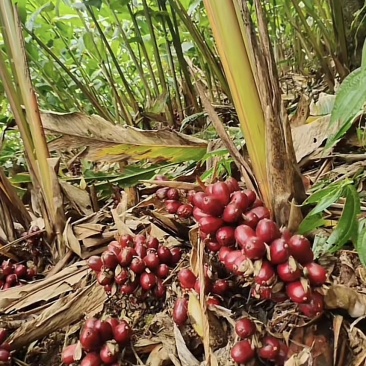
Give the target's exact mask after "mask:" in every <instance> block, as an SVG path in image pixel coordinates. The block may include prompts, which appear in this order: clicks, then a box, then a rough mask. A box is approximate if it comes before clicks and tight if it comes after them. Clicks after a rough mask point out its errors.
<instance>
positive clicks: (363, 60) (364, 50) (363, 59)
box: [361, 39, 366, 71]
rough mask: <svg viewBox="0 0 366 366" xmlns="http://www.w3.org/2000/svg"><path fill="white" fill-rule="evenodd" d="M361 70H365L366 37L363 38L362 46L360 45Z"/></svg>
mask: <svg viewBox="0 0 366 366" xmlns="http://www.w3.org/2000/svg"><path fill="white" fill-rule="evenodd" d="M361 70H362V71H366V39H365V42H364V43H363V47H362V61H361Z"/></svg>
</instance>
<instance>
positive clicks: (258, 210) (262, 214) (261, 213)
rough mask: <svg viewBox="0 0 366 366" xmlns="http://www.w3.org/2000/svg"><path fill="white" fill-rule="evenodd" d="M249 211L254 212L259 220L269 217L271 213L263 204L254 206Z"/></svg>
mask: <svg viewBox="0 0 366 366" xmlns="http://www.w3.org/2000/svg"><path fill="white" fill-rule="evenodd" d="M249 212H251V213H255V214H256V215H257V216H258V219H259V220H262V219H269V218H271V213H270V212H269V210H268V208H267V207H264V206H259V207H254V208H252V209H251V210H250V211H249Z"/></svg>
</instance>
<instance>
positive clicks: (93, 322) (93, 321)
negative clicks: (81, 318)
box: [84, 318, 98, 329]
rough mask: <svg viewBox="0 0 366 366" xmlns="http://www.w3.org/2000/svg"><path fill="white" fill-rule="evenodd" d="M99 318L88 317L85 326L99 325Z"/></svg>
mask: <svg viewBox="0 0 366 366" xmlns="http://www.w3.org/2000/svg"><path fill="white" fill-rule="evenodd" d="M97 322H98V319H97V318H88V319H86V320H85V324H84V328H92V329H94V328H95V327H96V325H97Z"/></svg>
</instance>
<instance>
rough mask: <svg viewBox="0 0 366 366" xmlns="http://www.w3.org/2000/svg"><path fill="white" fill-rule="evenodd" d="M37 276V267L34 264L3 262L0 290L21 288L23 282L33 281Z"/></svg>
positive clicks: (0, 269) (0, 270)
mask: <svg viewBox="0 0 366 366" xmlns="http://www.w3.org/2000/svg"><path fill="white" fill-rule="evenodd" d="M36 275H37V267H36V266H35V265H34V263H33V262H27V264H26V265H25V264H21V263H16V264H14V263H12V262H11V261H10V259H9V260H6V261H3V263H2V265H1V268H0V289H1V290H8V289H9V288H11V287H15V286H21V285H22V283H23V281H32V280H34V278H35V276H36Z"/></svg>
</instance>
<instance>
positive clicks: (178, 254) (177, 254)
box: [170, 248, 182, 264]
mask: <svg viewBox="0 0 366 366" xmlns="http://www.w3.org/2000/svg"><path fill="white" fill-rule="evenodd" d="M170 252H171V253H172V262H171V263H172V264H177V263H178V262H179V261H180V259H181V258H182V250H181V249H180V248H172V249H170Z"/></svg>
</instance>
